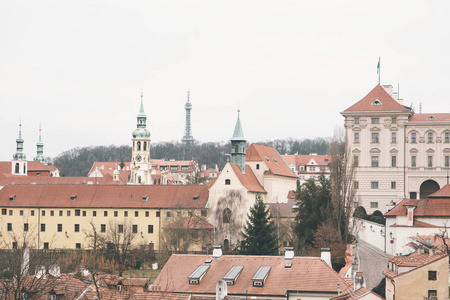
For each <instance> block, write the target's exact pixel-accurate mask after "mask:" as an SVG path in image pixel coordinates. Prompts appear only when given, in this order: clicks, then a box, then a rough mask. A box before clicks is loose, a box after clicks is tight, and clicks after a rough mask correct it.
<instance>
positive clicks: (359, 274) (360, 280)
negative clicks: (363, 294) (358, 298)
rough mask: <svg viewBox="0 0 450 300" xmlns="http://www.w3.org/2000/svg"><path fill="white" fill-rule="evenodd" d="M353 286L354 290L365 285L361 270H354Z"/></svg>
mask: <svg viewBox="0 0 450 300" xmlns="http://www.w3.org/2000/svg"><path fill="white" fill-rule="evenodd" d="M354 287H355V291H357V290H359V289H360V288H363V287H366V281H365V280H364V274H363V272H356V275H355V284H354Z"/></svg>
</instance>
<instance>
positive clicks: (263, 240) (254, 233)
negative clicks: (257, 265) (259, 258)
mask: <svg viewBox="0 0 450 300" xmlns="http://www.w3.org/2000/svg"><path fill="white" fill-rule="evenodd" d="M241 234H242V237H243V238H244V240H243V241H242V242H241V248H240V249H239V253H240V254H244V255H276V254H277V250H278V248H277V238H276V236H275V225H274V223H273V221H272V220H270V215H269V212H268V211H267V210H266V207H265V205H264V202H263V201H262V197H261V195H259V194H258V195H256V202H255V205H254V206H253V207H252V208H251V209H250V213H249V215H248V221H247V224H246V225H245V227H244V231H243V232H242V233H241Z"/></svg>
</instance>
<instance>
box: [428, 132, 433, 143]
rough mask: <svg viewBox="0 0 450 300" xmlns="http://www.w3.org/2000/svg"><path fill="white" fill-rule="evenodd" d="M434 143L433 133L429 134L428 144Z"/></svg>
mask: <svg viewBox="0 0 450 300" xmlns="http://www.w3.org/2000/svg"><path fill="white" fill-rule="evenodd" d="M432 142H433V133H432V132H428V143H432Z"/></svg>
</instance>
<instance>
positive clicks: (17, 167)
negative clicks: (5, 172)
mask: <svg viewBox="0 0 450 300" xmlns="http://www.w3.org/2000/svg"><path fill="white" fill-rule="evenodd" d="M19 167H20V166H19V163H16V169H15V170H14V173H16V174H19V172H20V171H19Z"/></svg>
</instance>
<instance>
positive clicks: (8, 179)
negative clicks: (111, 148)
mask: <svg viewBox="0 0 450 300" xmlns="http://www.w3.org/2000/svg"><path fill="white" fill-rule="evenodd" d="M9 184H11V185H12V184H122V182H117V181H114V180H113V178H112V176H110V175H107V176H105V177H100V178H94V177H51V176H42V177H41V176H21V175H11V174H0V186H4V185H9Z"/></svg>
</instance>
